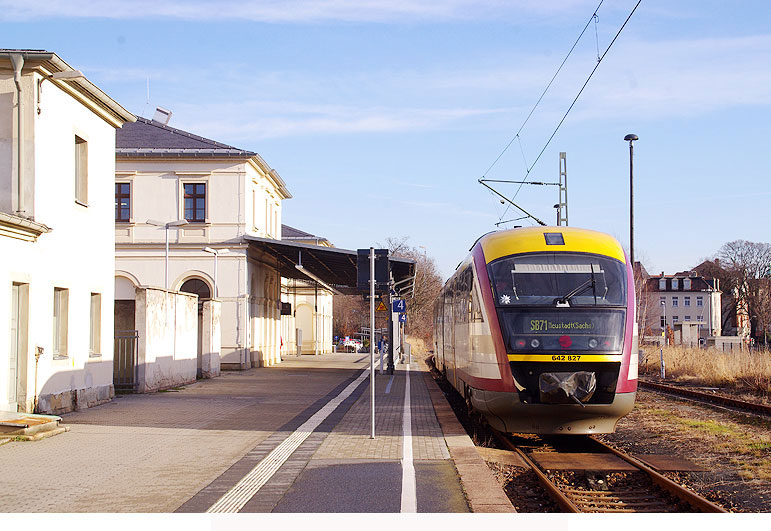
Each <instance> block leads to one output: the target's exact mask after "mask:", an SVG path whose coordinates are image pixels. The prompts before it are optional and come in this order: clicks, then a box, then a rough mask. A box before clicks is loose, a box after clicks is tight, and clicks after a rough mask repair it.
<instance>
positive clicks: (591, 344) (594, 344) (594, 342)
mask: <svg viewBox="0 0 771 531" xmlns="http://www.w3.org/2000/svg"><path fill="white" fill-rule="evenodd" d="M599 344H600V342H599V341H597V340H596V339H594V338H591V339H590V340H589V348H597V345H599Z"/></svg>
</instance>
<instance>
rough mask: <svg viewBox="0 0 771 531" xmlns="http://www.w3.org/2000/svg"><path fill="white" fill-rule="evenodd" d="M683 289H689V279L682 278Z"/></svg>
mask: <svg viewBox="0 0 771 531" xmlns="http://www.w3.org/2000/svg"><path fill="white" fill-rule="evenodd" d="M683 289H691V279H690V278H684V279H683Z"/></svg>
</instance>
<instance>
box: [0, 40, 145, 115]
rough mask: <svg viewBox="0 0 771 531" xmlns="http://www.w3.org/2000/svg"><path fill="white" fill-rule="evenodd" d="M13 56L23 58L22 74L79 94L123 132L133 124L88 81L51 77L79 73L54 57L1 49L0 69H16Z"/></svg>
mask: <svg viewBox="0 0 771 531" xmlns="http://www.w3.org/2000/svg"><path fill="white" fill-rule="evenodd" d="M12 55H20V56H21V57H22V59H24V64H23V66H22V74H24V72H27V73H29V72H30V71H37V72H39V73H40V75H42V76H44V78H46V79H48V81H49V82H50V83H53V84H55V85H57V86H58V87H59V88H61V89H62V90H65V91H66V92H71V93H72V92H74V93H77V94H78V96H79V97H82V98H86V99H87V100H88V101H90V102H93V103H94V104H95V105H94V106H93V107H92V109H94V110H97V109H98V112H97V115H98V116H100V117H101V118H102V119H104V120H105V121H107V122H109V123H110V124H111V125H113V126H114V127H117V128H120V127H121V126H122V125H123V124H124V123H130V122H133V121H134V119H135V116H134V115H133V114H131V113H130V112H129V111H127V110H126V109H124V108H123V107H122V106H121V105H120V104H119V103H118V102H116V101H115V100H113V99H112V98H111V97H109V96H108V95H107V94H105V93H104V92H103V91H102V90H101V89H100V88H99V87H97V86H96V85H94V84H93V83H92V82H91V81H89V80H88V79H86V78H85V77H82V78H75V79H67V80H62V79H53V78H51V77H49V76H52V75H53V74H56V73H58V72H77V71H76V70H75V69H74V68H72V67H71V66H70V65H68V64H67V63H66V62H64V61H63V60H62V58H61V57H59V56H58V55H56V54H55V53H53V52H49V51H46V50H30V49H11V48H0V69H3V70H5V69H6V68H10V69H12V68H13V66H12V63H11V56H12Z"/></svg>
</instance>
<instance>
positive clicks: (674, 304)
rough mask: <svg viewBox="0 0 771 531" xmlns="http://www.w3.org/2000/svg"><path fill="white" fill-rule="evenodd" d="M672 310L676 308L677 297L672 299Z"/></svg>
mask: <svg viewBox="0 0 771 531" xmlns="http://www.w3.org/2000/svg"><path fill="white" fill-rule="evenodd" d="M672 308H677V297H672Z"/></svg>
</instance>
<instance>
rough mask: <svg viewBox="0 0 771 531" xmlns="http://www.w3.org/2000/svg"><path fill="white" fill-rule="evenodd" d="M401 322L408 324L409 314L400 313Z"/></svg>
mask: <svg viewBox="0 0 771 531" xmlns="http://www.w3.org/2000/svg"><path fill="white" fill-rule="evenodd" d="M399 322H400V323H406V322H407V314H406V313H400V314H399Z"/></svg>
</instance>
